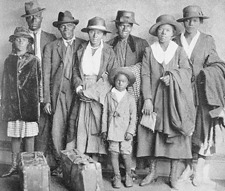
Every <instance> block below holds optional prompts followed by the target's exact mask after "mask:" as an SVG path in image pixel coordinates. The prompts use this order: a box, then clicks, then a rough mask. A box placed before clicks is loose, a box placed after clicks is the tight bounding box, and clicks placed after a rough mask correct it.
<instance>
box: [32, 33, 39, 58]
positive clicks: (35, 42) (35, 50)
mask: <svg viewBox="0 0 225 191" xmlns="http://www.w3.org/2000/svg"><path fill="white" fill-rule="evenodd" d="M33 34H34V54H35V56H37V53H38V47H37V31H34V32H33Z"/></svg>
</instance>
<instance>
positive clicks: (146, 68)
mask: <svg viewBox="0 0 225 191" xmlns="http://www.w3.org/2000/svg"><path fill="white" fill-rule="evenodd" d="M149 57H150V48H148V47H147V48H146V49H145V52H144V55H143V58H142V66H141V81H142V85H141V91H142V94H143V97H144V100H146V99H152V94H151V84H150V79H151V74H150V63H149V62H150V58H149Z"/></svg>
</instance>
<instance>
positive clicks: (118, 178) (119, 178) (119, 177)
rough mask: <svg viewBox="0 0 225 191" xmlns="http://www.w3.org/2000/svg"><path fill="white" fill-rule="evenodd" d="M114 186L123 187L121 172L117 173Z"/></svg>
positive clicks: (113, 182)
mask: <svg viewBox="0 0 225 191" xmlns="http://www.w3.org/2000/svg"><path fill="white" fill-rule="evenodd" d="M112 187H113V188H120V187H121V176H120V174H115V176H114V177H113V181H112Z"/></svg>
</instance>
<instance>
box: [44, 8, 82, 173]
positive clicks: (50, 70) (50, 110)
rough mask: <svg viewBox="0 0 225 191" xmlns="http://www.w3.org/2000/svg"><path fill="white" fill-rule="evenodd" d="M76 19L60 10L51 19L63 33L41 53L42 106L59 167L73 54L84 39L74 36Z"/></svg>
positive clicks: (70, 85) (70, 96) (66, 122)
mask: <svg viewBox="0 0 225 191" xmlns="http://www.w3.org/2000/svg"><path fill="white" fill-rule="evenodd" d="M78 23H79V20H77V19H74V17H73V16H72V14H71V12H69V11H65V12H59V14H58V21H55V22H53V26H54V27H56V28H58V30H59V31H60V33H61V35H62V37H61V38H59V39H57V40H55V41H53V42H51V43H49V44H47V45H46V47H45V51H44V57H43V66H44V70H43V74H44V103H45V107H44V110H45V112H46V113H47V114H49V115H50V116H51V118H52V128H51V136H52V146H53V148H52V150H53V156H54V159H55V161H56V163H57V166H58V167H60V160H61V157H60V150H63V149H65V148H66V142H67V141H68V140H67V139H66V135H67V132H66V130H67V126H68V114H69V111H70V106H71V102H72V97H73V90H72V84H71V78H72V63H73V54H74V53H75V52H76V50H77V48H78V46H79V45H80V44H81V43H82V42H84V40H82V39H80V38H77V37H75V28H76V25H77V24H78ZM71 144H72V143H71ZM58 169H60V168H58ZM56 172H58V171H57V170H56Z"/></svg>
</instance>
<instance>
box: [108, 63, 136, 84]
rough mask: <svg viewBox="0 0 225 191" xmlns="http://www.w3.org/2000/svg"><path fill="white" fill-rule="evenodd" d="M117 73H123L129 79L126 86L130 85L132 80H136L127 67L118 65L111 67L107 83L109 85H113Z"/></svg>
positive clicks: (132, 82)
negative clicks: (117, 66)
mask: <svg viewBox="0 0 225 191" xmlns="http://www.w3.org/2000/svg"><path fill="white" fill-rule="evenodd" d="M118 74H124V75H126V76H127V77H128V80H129V85H128V86H132V85H133V84H134V82H135V81H136V77H135V75H134V73H133V72H132V71H131V70H130V69H129V68H128V67H119V68H114V69H112V70H111V72H110V74H109V83H110V84H111V85H113V86H115V76H116V75H118Z"/></svg>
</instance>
